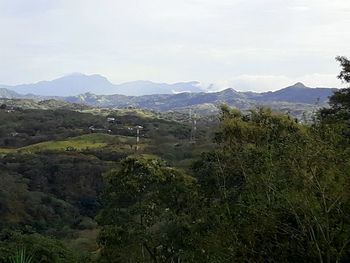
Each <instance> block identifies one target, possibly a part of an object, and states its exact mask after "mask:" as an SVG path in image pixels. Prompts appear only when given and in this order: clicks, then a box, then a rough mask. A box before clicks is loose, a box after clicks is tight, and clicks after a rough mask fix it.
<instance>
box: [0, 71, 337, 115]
mask: <svg viewBox="0 0 350 263" xmlns="http://www.w3.org/2000/svg"><path fill="white" fill-rule="evenodd" d="M335 90H336V89H332V88H309V87H306V86H305V85H304V84H302V83H300V82H299V83H296V84H295V85H292V86H289V87H286V88H282V89H280V90H277V91H269V92H263V93H257V92H239V91H236V90H234V89H231V88H229V89H225V90H223V91H219V92H205V91H203V89H202V88H201V87H200V86H199V83H198V82H180V83H175V84H166V83H154V82H151V81H134V82H128V83H124V84H119V85H115V84H112V83H111V82H109V81H108V80H107V79H106V78H105V77H102V76H100V75H90V76H87V75H83V74H73V75H69V76H65V77H62V78H59V79H56V80H53V81H41V82H38V83H36V84H25V85H18V86H0V98H8V99H32V100H34V101H43V100H48V99H55V100H60V101H65V102H70V103H78V104H85V105H89V106H94V107H107V108H122V107H135V108H144V109H151V110H156V111H187V110H188V109H189V108H191V109H194V110H196V111H197V112H199V113H203V114H208V113H215V112H217V105H219V104H221V103H226V104H228V105H230V106H232V107H236V108H239V109H241V110H246V109H249V108H253V107H256V106H262V105H266V106H270V107H271V108H273V109H274V110H278V111H283V112H289V113H291V114H292V115H294V116H297V117H300V116H301V115H302V114H304V113H305V112H311V111H313V110H314V109H315V108H317V107H321V106H326V105H327V103H328V97H329V96H331V95H332V94H333V92H334V91H335Z"/></svg>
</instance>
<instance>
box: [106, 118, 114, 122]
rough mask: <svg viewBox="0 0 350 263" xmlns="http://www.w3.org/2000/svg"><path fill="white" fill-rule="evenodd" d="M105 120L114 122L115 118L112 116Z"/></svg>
mask: <svg viewBox="0 0 350 263" xmlns="http://www.w3.org/2000/svg"><path fill="white" fill-rule="evenodd" d="M107 122H108V123H114V122H115V118H113V117H108V118H107Z"/></svg>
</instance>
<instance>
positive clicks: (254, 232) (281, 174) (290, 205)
mask: <svg viewBox="0 0 350 263" xmlns="http://www.w3.org/2000/svg"><path fill="white" fill-rule="evenodd" d="M216 139H217V142H218V144H219V146H220V148H219V149H218V150H217V152H214V153H208V154H207V155H204V158H205V159H204V160H203V163H202V164H201V163H200V164H199V165H196V166H195V168H196V169H195V172H196V177H198V180H199V184H200V186H201V188H202V189H203V192H206V193H209V197H210V200H209V206H210V208H209V209H208V210H209V211H215V214H216V215H217V216H216V218H217V220H218V221H219V220H220V224H216V225H217V226H216V227H212V228H211V229H210V233H208V234H207V237H205V236H204V237H203V238H205V239H206V240H207V242H208V240H209V239H212V240H213V239H214V240H215V241H213V243H215V242H216V243H220V244H222V245H223V246H222V247H218V246H213V248H211V247H207V249H209V250H211V251H208V256H209V257H211V260H210V261H208V262H225V261H227V262H229V261H251V262H266V261H267V262H286V261H291V262H315V261H319V262H330V261H331V260H332V259H334V260H337V261H341V260H348V259H349V255H348V254H347V249H348V248H349V238H350V218H349V217H348V213H349V205H350V202H349V194H348V193H347V190H346V189H347V188H348V187H350V185H349V180H348V178H349V176H350V164H349V163H348V162H347V161H346V160H347V159H348V158H349V157H350V156H349V153H348V151H343V150H339V149H338V145H339V141H340V140H341V138H340V137H339V136H338V135H337V133H335V132H334V131H333V130H332V129H329V128H328V127H326V126H323V125H318V124H315V125H314V126H311V127H310V126H304V125H301V124H298V123H297V122H296V121H295V120H294V119H293V118H290V117H289V116H288V115H284V114H279V113H274V112H272V111H271V110H269V109H266V108H261V109H257V110H252V111H251V112H250V113H248V114H242V113H241V112H239V111H237V110H233V109H230V108H228V107H226V106H225V107H223V108H222V111H221V115H220V130H219V132H218V134H217V136H216ZM205 164H206V166H205ZM209 182H211V183H209ZM208 215H209V217H211V216H212V213H208ZM206 220H207V221H212V219H211V218H207V219H206ZM222 226H224V229H226V231H223V228H222ZM219 255H220V258H219V259H218V256H219Z"/></svg>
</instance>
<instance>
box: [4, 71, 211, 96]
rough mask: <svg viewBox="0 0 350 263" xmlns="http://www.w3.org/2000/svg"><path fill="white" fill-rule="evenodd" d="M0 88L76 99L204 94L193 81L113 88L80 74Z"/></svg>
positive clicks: (100, 78) (134, 83)
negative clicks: (114, 95) (80, 97)
mask: <svg viewBox="0 0 350 263" xmlns="http://www.w3.org/2000/svg"><path fill="white" fill-rule="evenodd" d="M0 88H6V89H9V90H13V91H15V92H17V93H20V94H34V95H41V96H61V97H66V96H76V95H79V94H83V93H86V92H90V93H94V94H103V95H111V94H121V95H127V96H142V95H151V94H172V93H180V92H201V91H204V90H203V89H202V88H200V86H199V82H196V81H192V82H179V83H174V84H167V83H155V82H152V81H143V80H139V81H132V82H126V83H122V84H113V83H111V82H110V81H109V80H108V79H107V78H105V77H103V76H101V75H98V74H94V75H84V74H81V73H74V74H70V75H67V76H64V77H61V78H58V79H54V80H52V81H40V82H37V83H34V84H22V85H16V86H8V85H0Z"/></svg>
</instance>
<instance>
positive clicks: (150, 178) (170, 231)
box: [98, 156, 196, 262]
mask: <svg viewBox="0 0 350 263" xmlns="http://www.w3.org/2000/svg"><path fill="white" fill-rule="evenodd" d="M106 180H107V183H108V187H107V189H106V191H105V193H104V195H103V204H104V208H103V209H102V211H101V212H100V214H99V216H98V222H99V224H100V225H101V226H102V230H101V234H100V237H99V239H98V243H99V245H100V247H101V262H182V260H183V259H184V258H186V257H187V256H188V255H187V254H186V251H187V249H188V247H190V246H191V243H192V239H191V238H192V233H191V231H192V230H193V229H194V226H193V225H195V224H194V218H193V211H194V208H195V203H196V191H195V187H194V186H195V180H194V179H193V178H192V177H190V176H187V175H185V174H184V173H183V172H182V171H180V170H177V169H174V168H170V167H167V166H166V165H165V164H164V163H163V162H162V161H161V160H159V159H154V158H152V157H149V156H139V157H128V158H127V159H126V160H125V161H123V162H122V164H121V167H120V169H119V170H118V171H116V170H114V171H111V172H109V173H107V174H106Z"/></svg>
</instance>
